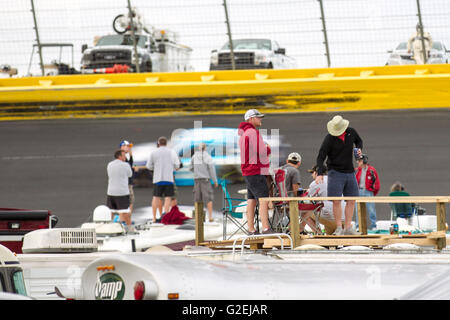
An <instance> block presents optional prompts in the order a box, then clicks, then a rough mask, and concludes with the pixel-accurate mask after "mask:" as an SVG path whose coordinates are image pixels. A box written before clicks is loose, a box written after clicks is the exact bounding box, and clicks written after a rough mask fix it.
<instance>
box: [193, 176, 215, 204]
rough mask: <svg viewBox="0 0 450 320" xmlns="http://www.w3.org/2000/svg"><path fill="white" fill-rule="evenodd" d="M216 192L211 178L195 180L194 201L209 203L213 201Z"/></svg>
mask: <svg viewBox="0 0 450 320" xmlns="http://www.w3.org/2000/svg"><path fill="white" fill-rule="evenodd" d="M213 199H214V192H213V188H212V186H211V182H210V181H209V179H195V180H194V201H195V202H203V203H208V202H211V201H213Z"/></svg>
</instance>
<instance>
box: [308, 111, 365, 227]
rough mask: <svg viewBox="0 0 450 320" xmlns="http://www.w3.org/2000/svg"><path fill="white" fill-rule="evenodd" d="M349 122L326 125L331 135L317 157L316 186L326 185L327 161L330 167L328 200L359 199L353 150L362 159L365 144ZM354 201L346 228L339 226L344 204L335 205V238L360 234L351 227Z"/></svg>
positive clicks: (336, 120)
mask: <svg viewBox="0 0 450 320" xmlns="http://www.w3.org/2000/svg"><path fill="white" fill-rule="evenodd" d="M348 125H349V121H348V120H345V119H343V118H342V117H341V116H335V117H333V119H332V120H331V121H329V122H328V123H327V129H328V134H327V135H326V136H325V138H324V140H323V142H322V145H321V147H320V150H319V155H318V156H317V167H318V175H317V178H316V182H317V183H321V182H322V181H323V173H324V172H325V165H324V161H325V160H327V167H328V190H327V192H328V196H329V197H341V196H342V195H343V196H345V197H358V196H359V190H358V183H357V182H356V177H355V169H354V167H353V153H354V151H353V149H354V147H356V150H357V153H358V155H359V156H361V154H362V153H361V149H362V147H363V141H362V139H361V138H360V136H359V134H358V133H357V132H356V130H355V129H353V128H350V127H349V126H348ZM354 208H355V201H354V200H347V201H346V206H345V228H344V230H342V228H341V226H340V222H341V217H342V208H341V200H335V201H333V214H334V218H335V221H336V225H337V228H336V231H335V232H334V234H335V235H342V234H345V235H356V234H358V233H357V232H356V231H355V230H354V229H353V228H352V226H351V222H352V217H353V211H354Z"/></svg>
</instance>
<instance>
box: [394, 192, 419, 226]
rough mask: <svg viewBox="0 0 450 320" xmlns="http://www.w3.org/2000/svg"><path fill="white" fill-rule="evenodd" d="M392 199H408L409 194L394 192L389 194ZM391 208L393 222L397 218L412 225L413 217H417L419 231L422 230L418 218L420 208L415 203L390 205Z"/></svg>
mask: <svg viewBox="0 0 450 320" xmlns="http://www.w3.org/2000/svg"><path fill="white" fill-rule="evenodd" d="M389 196H390V197H405V196H406V197H407V196H409V193H408V192H405V191H394V192H391V193H389ZM389 206H390V208H391V221H393V220H394V219H395V220H396V219H397V218H403V219H407V220H408V224H410V225H412V218H413V216H414V215H415V216H417V224H418V229H419V230H420V225H419V217H418V210H417V209H418V206H417V204H415V203H410V202H408V203H389Z"/></svg>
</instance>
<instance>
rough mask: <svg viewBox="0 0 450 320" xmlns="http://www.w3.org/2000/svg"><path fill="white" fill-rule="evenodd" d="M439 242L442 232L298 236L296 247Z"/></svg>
mask: <svg viewBox="0 0 450 320" xmlns="http://www.w3.org/2000/svg"><path fill="white" fill-rule="evenodd" d="M234 241H235V240H223V241H208V242H202V243H201V244H200V245H202V246H207V247H209V248H212V249H231V248H232V246H233V243H234ZM439 241H444V242H445V241H446V233H445V232H444V231H436V232H431V233H427V234H413V235H390V234H371V235H355V236H353V235H352V236H327V235H320V236H319V235H316V236H308V235H306V236H304V235H302V236H300V242H299V245H298V246H302V245H307V244H315V245H319V246H322V247H328V248H335V247H339V246H367V247H371V248H382V247H383V246H386V245H389V244H394V243H411V244H415V245H417V246H433V247H435V248H437V249H439ZM242 242H243V239H239V240H237V241H236V245H237V246H238V245H239V246H240V245H241V244H242ZM245 244H246V245H249V246H250V249H251V250H256V249H272V248H273V247H277V248H280V247H281V242H280V239H279V238H277V237H267V236H265V237H255V238H249V239H246V240H245ZM290 245H291V242H290V239H289V238H287V237H286V238H283V246H284V248H285V249H286V248H290Z"/></svg>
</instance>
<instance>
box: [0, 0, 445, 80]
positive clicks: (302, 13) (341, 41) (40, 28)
mask: <svg viewBox="0 0 450 320" xmlns="http://www.w3.org/2000/svg"><path fill="white" fill-rule="evenodd" d="M2 2H3V9H2V11H0V65H2V67H1V68H2V69H3V71H4V72H3V74H8V76H9V75H10V74H11V73H7V72H6V71H5V70H8V66H10V67H11V68H17V70H18V74H17V76H26V75H41V74H48V73H49V70H50V69H49V68H50V67H51V66H52V65H53V66H54V65H55V62H56V63H64V64H66V65H67V67H68V68H72V69H71V70H72V71H73V72H74V73H75V72H78V71H79V70H80V68H81V59H82V46H83V45H84V44H87V45H88V46H93V44H94V42H95V41H96V39H98V37H99V36H103V35H108V34H109V35H114V34H116V32H115V31H114V30H113V20H114V18H115V17H117V16H118V15H120V14H124V15H127V14H128V13H129V10H130V7H133V8H136V9H137V10H138V12H139V13H140V15H141V17H142V21H143V24H144V25H145V26H146V27H147V28H149V29H158V30H165V31H166V32H169V31H170V32H173V33H174V34H176V35H177V37H176V39H177V42H178V43H180V44H182V45H185V46H187V47H190V48H191V49H192V52H191V53H190V64H191V65H192V68H191V69H189V70H194V71H207V70H209V68H210V58H211V55H212V53H211V51H212V50H215V49H216V50H217V49H220V48H221V47H222V46H223V45H224V44H226V43H227V42H228V41H229V39H230V38H231V39H232V41H233V42H234V41H235V40H239V39H244V38H267V39H272V40H275V41H276V42H277V43H278V44H279V46H280V47H281V48H284V49H285V51H286V55H287V56H290V57H292V58H294V59H295V62H296V68H300V69H303V68H322V67H353V66H380V65H385V64H386V63H387V62H388V60H389V59H390V56H391V54H390V53H388V51H389V50H394V49H395V48H396V47H397V46H399V44H400V43H401V42H407V41H408V39H409V38H410V37H411V36H412V35H413V34H414V33H415V32H416V26H417V24H421V25H423V31H424V32H427V33H429V34H430V35H431V37H432V39H433V42H440V43H441V44H444V45H446V44H448V45H450V32H449V31H450V29H449V27H450V2H449V1H448V0H426V1H425V0H397V1H391V0H376V1H373V0H276V1H275V0H191V1H184V0H166V1H164V2H157V1H147V0H107V1H106V0H90V1H89V0H61V1H56V2H55V1H53V0H38V1H37V0H15V1H13V2H6V0H2ZM399 49H401V46H400V48H399ZM404 49H406V48H404ZM444 53H445V55H444V56H443V57H442V59H441V60H442V62H444V63H445V62H446V61H447V60H448V59H447V56H448V53H447V52H444ZM395 54H396V51H395V50H394V52H393V53H392V55H393V56H394V57H398V56H400V54H399V55H397V56H395ZM137 56H138V55H137V54H136V56H135V57H137ZM391 58H392V57H391ZM174 59H175V58H174ZM436 61H437V60H436ZM436 61H435V62H434V63H437V62H436ZM410 62H411V63H415V62H414V61H410ZM44 67H46V68H45V70H44ZM185 69H186V68H185Z"/></svg>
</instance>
